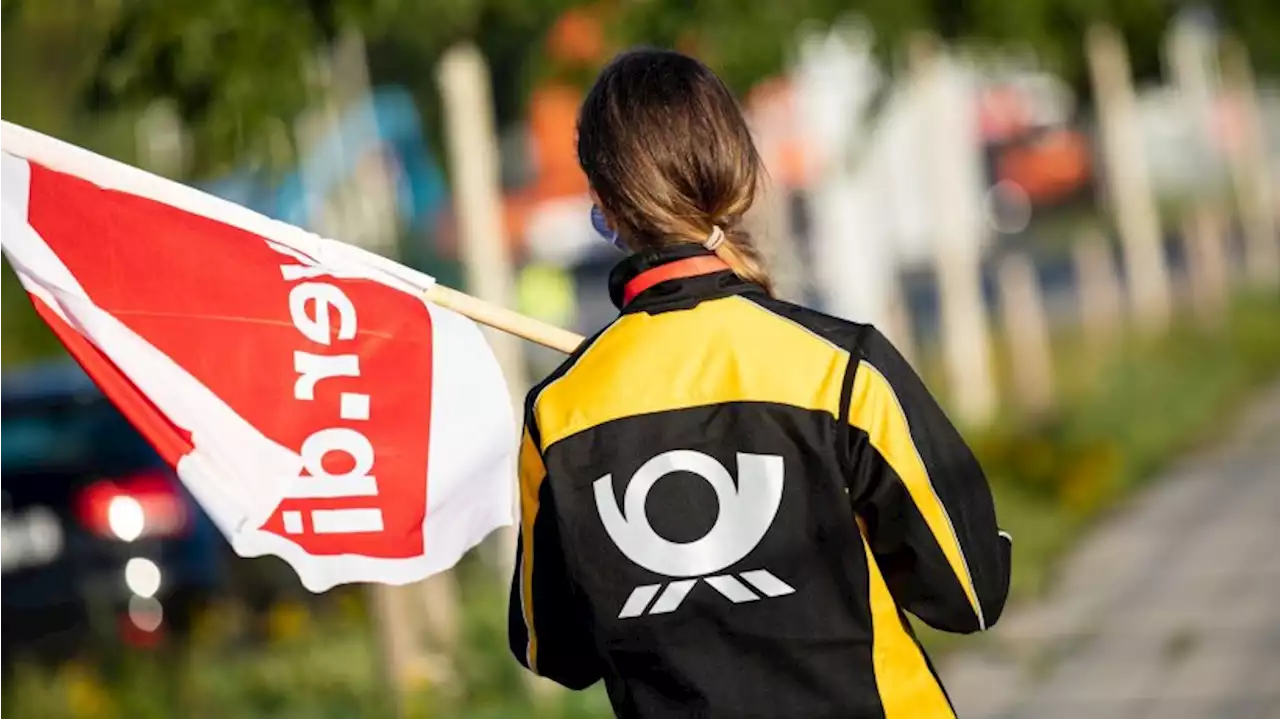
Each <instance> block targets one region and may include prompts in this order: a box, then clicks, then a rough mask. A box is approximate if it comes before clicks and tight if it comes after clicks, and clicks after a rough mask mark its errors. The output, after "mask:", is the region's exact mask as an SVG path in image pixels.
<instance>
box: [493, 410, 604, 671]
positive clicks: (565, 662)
mask: <svg viewBox="0 0 1280 719" xmlns="http://www.w3.org/2000/svg"><path fill="white" fill-rule="evenodd" d="M526 415H527V416H528V413H526ZM519 475H520V478H519V481H520V535H519V539H518V541H517V544H516V561H515V572H514V575H513V577H512V580H511V600H510V606H509V610H508V620H507V625H508V636H509V641H510V645H511V652H512V654H514V655H515V657H516V659H518V660H519V661H520V663H521V664H523V665H524V666H525V668H526V669H529V670H530V671H532V672H533V673H535V674H538V675H540V676H544V677H546V678H548V679H551V680H552V681H555V682H556V683H558V684H562V685H564V686H566V687H568V688H570V689H585V688H586V687H589V686H591V685H592V684H594V683H595V682H596V681H597V680H598V679H600V676H601V671H600V664H599V658H598V657H599V655H598V653H597V652H596V650H595V643H594V640H593V637H592V634H591V628H590V626H589V624H588V617H589V613H588V612H587V611H586V607H585V603H584V602H583V600H582V598H581V595H580V594H579V593H578V592H577V591H576V590H575V588H574V587H575V585H573V584H572V582H571V579H570V577H569V574H568V571H567V568H566V566H565V558H564V552H563V549H562V545H561V542H560V532H559V529H558V527H557V522H556V512H555V505H554V497H553V495H552V492H551V483H550V482H548V481H546V477H547V470H546V467H545V465H544V464H543V461H542V454H541V451H540V450H539V449H538V441H537V428H536V427H535V426H534V425H533V423H532V419H531V417H530V418H529V419H527V420H526V424H525V430H524V433H523V436H522V437H521V441H520V459H519Z"/></svg>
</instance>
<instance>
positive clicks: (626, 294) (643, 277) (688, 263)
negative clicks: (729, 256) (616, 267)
mask: <svg viewBox="0 0 1280 719" xmlns="http://www.w3.org/2000/svg"><path fill="white" fill-rule="evenodd" d="M727 269H729V265H728V264H726V263H725V261H724V260H722V259H720V258H719V257H715V256H713V255H699V256H697V257H688V258H685V259H683V260H676V261H675V262H668V263H667V264H665V265H659V266H657V267H655V268H653V269H651V270H645V271H644V272H641V273H640V274H638V275H636V276H635V277H632V278H631V279H630V280H629V281H628V282H627V284H626V285H625V286H624V287H623V288H622V306H623V307H625V306H627V305H629V304H631V300H633V299H635V298H636V295H639V294H640V293H641V292H644V291H645V290H647V289H649V288H650V287H653V286H654V285H656V284H658V283H659V282H666V281H668V280H680V279H684V278H686V277H697V276H698V275H709V274H712V273H713V272H722V271H724V270H727Z"/></svg>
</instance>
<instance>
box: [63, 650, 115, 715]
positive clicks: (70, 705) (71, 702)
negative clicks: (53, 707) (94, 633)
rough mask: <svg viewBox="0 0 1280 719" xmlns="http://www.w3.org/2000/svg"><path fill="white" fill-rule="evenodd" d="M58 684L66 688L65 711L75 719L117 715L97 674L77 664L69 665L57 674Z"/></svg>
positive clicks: (109, 695) (109, 696) (108, 694)
mask: <svg viewBox="0 0 1280 719" xmlns="http://www.w3.org/2000/svg"><path fill="white" fill-rule="evenodd" d="M58 674H59V676H58V679H59V683H60V684H62V685H63V686H64V687H66V692H67V709H68V710H69V711H70V712H71V716H72V717H75V719H106V718H107V717H114V716H116V715H117V714H118V712H117V711H116V708H115V706H114V704H115V702H113V701H112V699H111V694H110V693H109V692H108V691H107V688H106V686H105V685H104V684H103V683H102V680H101V679H99V678H98V675H97V673H95V672H93V671H91V670H90V669H88V668H87V667H85V666H84V665H82V664H79V663H69V664H67V665H65V666H64V667H63V668H62V670H61V671H60V672H58Z"/></svg>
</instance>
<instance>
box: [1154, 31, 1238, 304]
mask: <svg viewBox="0 0 1280 719" xmlns="http://www.w3.org/2000/svg"><path fill="white" fill-rule="evenodd" d="M1216 59H1217V42H1216V39H1215V38H1214V35H1213V32H1212V31H1211V30H1209V29H1208V28H1207V27H1205V26H1204V24H1203V23H1202V22H1200V21H1199V20H1197V19H1196V17H1195V16H1194V15H1188V14H1185V13H1183V14H1180V15H1179V16H1178V17H1177V18H1176V19H1175V20H1174V23H1173V27H1172V28H1171V30H1170V31H1169V36H1168V43H1167V47H1166V51H1165V63H1166V65H1167V72H1168V74H1169V76H1170V77H1172V78H1173V81H1174V84H1175V86H1176V87H1177V88H1178V91H1179V94H1180V96H1181V99H1182V101H1183V102H1184V103H1186V107H1187V108H1189V111H1190V114H1191V121H1192V127H1193V128H1194V133H1195V144H1197V145H1199V148H1197V150H1198V151H1202V152H1203V153H1204V155H1205V156H1206V157H1215V158H1216V157H1217V155H1216V152H1215V150H1216V148H1215V142H1214V137H1213V123H1214V117H1213V111H1214V99H1215V97H1216V95H1217V84H1218V81H1217V68H1216ZM1216 204H1217V202H1216V200H1215V199H1214V198H1213V197H1195V198H1192V199H1191V207H1190V208H1189V210H1188V211H1187V212H1186V214H1185V217H1184V218H1183V225H1182V230H1183V231H1182V237H1183V246H1184V247H1185V248H1186V264H1187V281H1188V283H1189V284H1190V290H1191V299H1192V303H1193V307H1194V309H1195V311H1196V314H1197V316H1198V317H1199V318H1200V319H1201V320H1202V321H1205V322H1209V323H1212V322H1214V321H1215V318H1216V317H1218V316H1219V315H1220V314H1221V312H1222V311H1223V310H1225V309H1226V304H1227V297H1226V293H1227V283H1226V264H1227V263H1226V238H1225V237H1224V235H1225V234H1226V228H1225V227H1224V226H1223V223H1222V222H1221V214H1220V212H1219V211H1218V208H1217V207H1216Z"/></svg>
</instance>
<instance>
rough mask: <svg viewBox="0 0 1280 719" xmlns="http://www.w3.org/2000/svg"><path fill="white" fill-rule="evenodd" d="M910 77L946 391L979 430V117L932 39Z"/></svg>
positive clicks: (985, 365)
mask: <svg viewBox="0 0 1280 719" xmlns="http://www.w3.org/2000/svg"><path fill="white" fill-rule="evenodd" d="M912 50H913V52H912V75H913V80H914V82H915V83H916V84H917V87H918V90H919V91H920V92H922V93H923V95H924V97H925V107H926V110H925V114H926V119H925V123H924V124H925V127H926V128H927V129H926V137H925V139H924V143H923V144H924V146H925V147H926V148H927V153H926V155H925V156H926V157H928V158H930V163H931V165H932V167H933V172H932V173H930V177H931V178H932V187H931V188H930V190H931V192H930V195H931V200H932V204H933V206H934V208H935V211H936V215H937V218H938V222H937V224H936V227H937V228H938V230H937V232H936V233H935V235H934V238H933V239H934V265H935V267H936V269H937V275H938V304H939V309H940V312H941V319H942V343H943V355H944V361H945V364H946V377H947V389H948V391H949V394H950V396H951V400H952V404H953V406H954V407H955V411H956V414H957V417H958V418H959V419H960V421H961V422H963V423H965V424H970V425H983V424H986V423H987V422H989V421H990V420H991V419H992V418H993V416H994V415H995V412H996V409H997V407H996V403H997V393H996V385H995V377H994V373H993V368H992V363H991V344H990V342H991V334H990V330H989V327H988V321H987V312H986V304H985V302H984V301H983V297H982V274H981V260H982V249H981V245H982V233H983V231H984V228H983V219H982V215H981V212H980V202H981V197H982V193H981V182H980V177H981V174H980V173H981V164H980V161H979V155H978V146H977V138H978V132H977V128H976V127H975V126H974V125H975V123H976V118H975V116H976V113H975V112H974V109H973V107H972V103H971V102H970V101H969V97H968V96H967V95H966V89H965V87H964V83H963V81H962V79H961V77H960V76H959V73H958V72H957V71H956V68H955V67H954V65H953V64H952V63H951V62H950V61H949V60H948V59H947V58H946V57H945V55H944V54H943V53H942V52H941V50H940V49H939V48H938V47H937V45H936V41H934V40H933V39H931V38H930V39H923V38H921V39H917V40H916V42H915V43H914V44H913V47H912Z"/></svg>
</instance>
